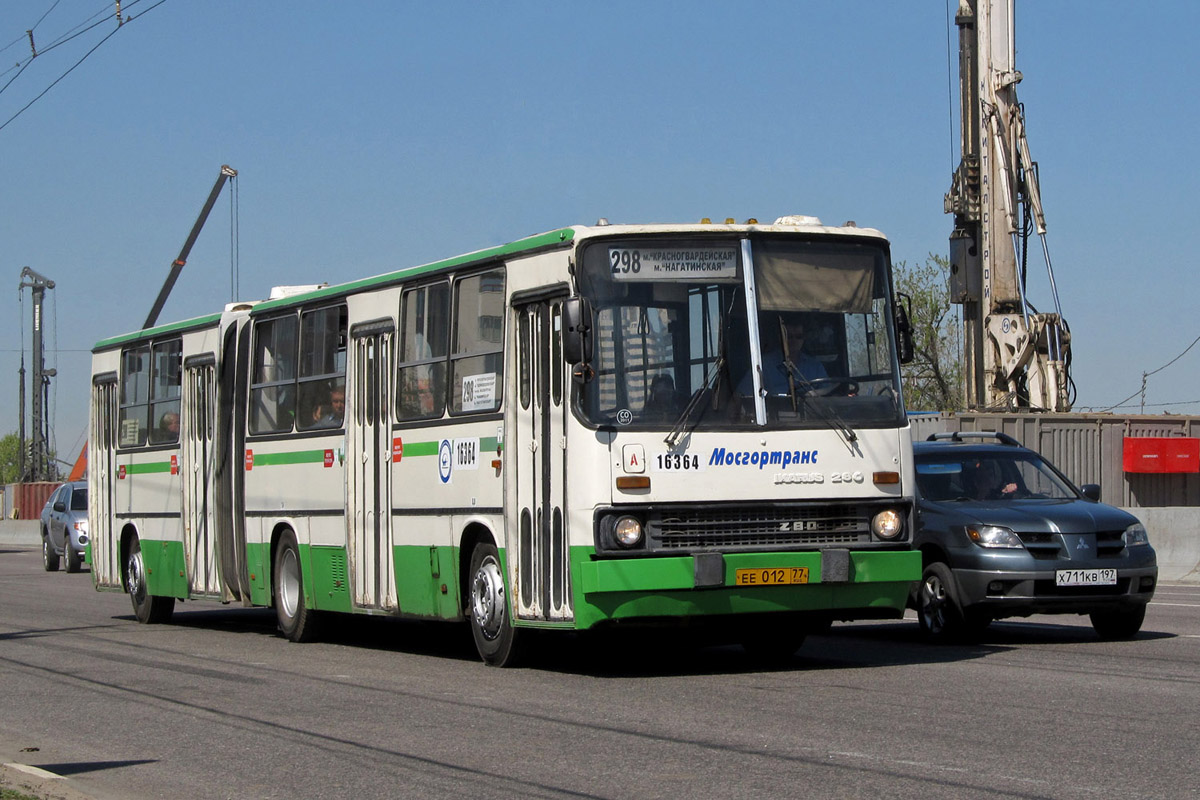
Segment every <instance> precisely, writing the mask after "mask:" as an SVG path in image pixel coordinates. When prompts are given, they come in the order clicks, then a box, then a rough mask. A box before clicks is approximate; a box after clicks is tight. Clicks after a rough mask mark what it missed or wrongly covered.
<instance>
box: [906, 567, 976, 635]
mask: <svg viewBox="0 0 1200 800" xmlns="http://www.w3.org/2000/svg"><path fill="white" fill-rule="evenodd" d="M917 621H918V622H920V623H921V633H923V634H924V635H925V636H926V637H927V638H929V639H936V640H939V641H946V640H948V639H952V638H954V637H956V636H959V635H961V634H962V633H963V632H964V631H965V630H966V628H967V625H966V617H965V616H964V615H963V610H962V606H961V605H959V602H958V588H957V587H956V586H955V583H954V574H953V573H952V572H951V571H950V567H949V566H947V565H946V564H943V563H942V562H940V561H935V562H933V563H932V564H930V565H928V566H927V567H925V572H924V573H923V574H922V575H921V585H920V587H919V588H918V589H917Z"/></svg>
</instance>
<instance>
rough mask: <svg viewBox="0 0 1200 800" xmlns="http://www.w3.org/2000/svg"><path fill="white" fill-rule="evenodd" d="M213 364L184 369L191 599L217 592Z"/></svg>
mask: <svg viewBox="0 0 1200 800" xmlns="http://www.w3.org/2000/svg"><path fill="white" fill-rule="evenodd" d="M216 362H217V360H216V356H215V355H213V354H211V353H209V354H206V355H202V356H193V357H190V358H188V360H187V361H186V362H185V363H184V365H183V371H184V375H183V414H182V415H181V423H182V424H181V427H180V437H181V441H180V443H179V454H180V465H179V468H180V471H181V477H182V480H181V481H180V484H181V485H182V487H183V551H184V561H185V563H186V566H187V582H188V590H189V591H190V592H191V594H194V595H219V594H220V593H221V579H220V574H219V573H218V572H217V548H216V525H215V523H214V519H213V515H214V513H215V510H216V506H215V498H214V496H213V473H214V454H215V451H216V448H215V447H214V442H213V437H214V433H215V428H216V426H215V422H216V420H215V419H214V413H215V411H216V407H217V384H216Z"/></svg>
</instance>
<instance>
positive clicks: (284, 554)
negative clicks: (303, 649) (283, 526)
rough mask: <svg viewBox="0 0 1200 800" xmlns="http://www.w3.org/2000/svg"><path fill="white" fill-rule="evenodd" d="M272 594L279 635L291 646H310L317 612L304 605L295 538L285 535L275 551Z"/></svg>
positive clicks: (288, 533) (301, 574)
mask: <svg viewBox="0 0 1200 800" xmlns="http://www.w3.org/2000/svg"><path fill="white" fill-rule="evenodd" d="M271 578H272V583H273V585H274V593H275V616H276V618H277V619H278V620H279V632H280V633H282V634H283V636H284V638H286V639H287V640H288V641H292V642H309V641H312V639H313V637H314V636H316V632H317V612H315V611H313V610H312V609H310V608H309V607H308V605H307V604H306V603H305V602H304V572H303V569H302V567H301V566H300V548H299V547H298V546H297V545H296V535H295V534H293V533H292V532H291V531H287V532H286V533H284V534H283V536H281V537H280V538H279V545H278V546H277V547H276V548H275V569H274V570H272V576H271Z"/></svg>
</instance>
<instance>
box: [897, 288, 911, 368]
mask: <svg viewBox="0 0 1200 800" xmlns="http://www.w3.org/2000/svg"><path fill="white" fill-rule="evenodd" d="M896 298H897V302H896V303H895V309H896V355H897V356H899V358H900V363H901V364H907V363H909V362H910V361H912V360H913V337H912V322H911V321H910V317H911V316H912V298H911V297H909V296H908V295H906V294H905V293H904V292H897V293H896ZM900 299H903V300H904V302H903V303H901V302H899V301H900ZM906 306H907V307H906Z"/></svg>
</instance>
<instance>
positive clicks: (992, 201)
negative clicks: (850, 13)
mask: <svg viewBox="0 0 1200 800" xmlns="http://www.w3.org/2000/svg"><path fill="white" fill-rule="evenodd" d="M955 24H956V25H957V26H958V33H959V91H960V96H959V100H960V109H961V154H962V156H961V161H960V162H959V165H958V168H957V169H956V170H955V172H954V175H953V179H952V183H951V187H950V192H949V193H948V194H947V195H946V198H945V207H946V213H947V214H954V232H953V233H952V234H951V235H950V295H951V301H952V302H954V303H957V304H961V305H962V306H963V334H964V335H963V351H964V353H963V355H964V359H963V362H964V363H963V367H964V370H963V372H964V375H965V379H966V387H965V388H966V392H965V398H966V405H967V408H968V409H972V410H979V411H984V410H997V411H1054V412H1065V411H1070V409H1071V403H1072V401H1073V394H1074V387H1073V384H1072V383H1071V378H1070V363H1071V335H1070V329H1069V328H1068V327H1067V324H1066V321H1065V320H1064V319H1063V316H1062V309H1061V306H1060V304H1059V301H1058V290H1057V288H1056V286H1055V282H1054V270H1053V266H1052V264H1051V261H1050V251H1049V248H1048V247H1047V245H1046V220H1045V215H1044V214H1043V212H1042V199H1041V192H1040V189H1039V187H1038V169H1037V164H1036V163H1035V162H1034V161H1033V160H1032V159H1031V158H1030V155H1029V143H1028V142H1027V141H1026V138H1025V115H1024V109H1023V108H1022V106H1021V105H1020V104H1019V103H1018V102H1017V84H1018V83H1020V81H1021V78H1022V75H1021V73H1020V72H1019V71H1017V69H1016V66H1015V63H1014V62H1015V60H1016V44H1015V38H1014V27H1015V26H1014V9H1013V0H960V2H959V6H958V11H957V14H956V15H955ZM1034 232H1036V234H1037V238H1038V239H1039V240H1040V241H1041V249H1042V253H1043V256H1044V260H1045V264H1046V270H1047V272H1048V274H1049V282H1050V290H1051V294H1052V295H1053V302H1054V311H1053V312H1047V313H1042V312H1039V311H1038V310H1037V309H1036V308H1035V307H1034V306H1033V304H1032V303H1031V302H1030V301H1029V298H1028V297H1027V295H1026V271H1027V266H1028V255H1029V252H1028V251H1029V245H1030V239H1031V238H1032V234H1033V233H1034Z"/></svg>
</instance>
